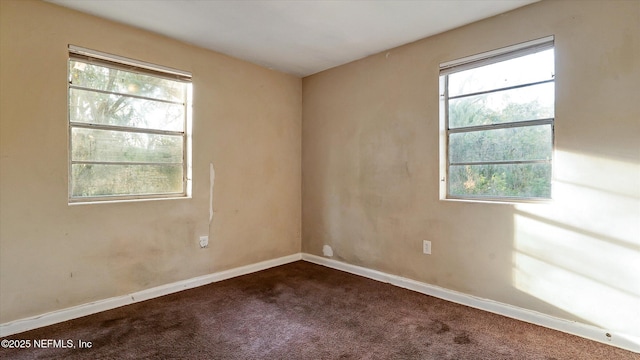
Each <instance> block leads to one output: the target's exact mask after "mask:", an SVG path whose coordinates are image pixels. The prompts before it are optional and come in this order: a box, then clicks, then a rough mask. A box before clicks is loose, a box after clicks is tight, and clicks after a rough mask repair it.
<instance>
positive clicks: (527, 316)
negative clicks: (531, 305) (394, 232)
mask: <svg viewBox="0 0 640 360" xmlns="http://www.w3.org/2000/svg"><path fill="white" fill-rule="evenodd" d="M302 260H305V261H308V262H312V263H314V264H318V265H323V266H326V267H330V268H333V269H337V270H342V271H345V272H348V273H351V274H355V275H360V276H363V277H366V278H369V279H373V280H377V281H381V282H385V283H389V284H392V285H395V286H398V287H401V288H405V289H409V290H413V291H416V292H419V293H422V294H426V295H430V296H433V297H437V298H440V299H443V300H447V301H451V302H454V303H457V304H462V305H466V306H469V307H472V308H476V309H480V310H484V311H488V312H492V313H495V314H498V315H503V316H506V317H509V318H512V319H516V320H521V321H525V322H528V323H531V324H535V325H540V326H543V327H546V328H550V329H554V330H558V331H562V332H565V333H569V334H572V335H576V336H580V337H583V338H587V339H590V340H594V341H598V342H601V343H604V344H607V345H612V346H615V347H619V348H622V349H625V350H629V351H633V352H636V353H640V337H637V336H632V335H628V334H621V333H616V332H613V331H609V330H606V329H601V328H598V327H595V326H593V325H587V324H582V323H578V322H575V321H569V320H565V319H561V318H557V317H554V316H550V315H546V314H543V313H539V312H536V311H533V310H527V309H523V308H520V307H517V306H513V305H509V304H505V303H501V302H497V301H493V300H489V299H483V298H479V297H475V296H472V295H468V294H465V293H461V292H458V291H454V290H449V289H445V288H442V287H439V286H435V285H430V284H427V283H422V282H419V281H415V280H411V279H407V278H404V277H401V276H397V275H391V274H387V273H384V272H381V271H377V270H371V269H368V268H365V267H361V266H356V265H351V264H347V263H344V262H341V261H337V260H333V259H328V258H324V257H320V256H316V255H311V254H306V253H303V254H302ZM607 334H609V335H610V336H607Z"/></svg>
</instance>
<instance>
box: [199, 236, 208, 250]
mask: <svg viewBox="0 0 640 360" xmlns="http://www.w3.org/2000/svg"><path fill="white" fill-rule="evenodd" d="M208 246H209V237H208V236H200V247H201V248H203V249H204V248H206V247H208Z"/></svg>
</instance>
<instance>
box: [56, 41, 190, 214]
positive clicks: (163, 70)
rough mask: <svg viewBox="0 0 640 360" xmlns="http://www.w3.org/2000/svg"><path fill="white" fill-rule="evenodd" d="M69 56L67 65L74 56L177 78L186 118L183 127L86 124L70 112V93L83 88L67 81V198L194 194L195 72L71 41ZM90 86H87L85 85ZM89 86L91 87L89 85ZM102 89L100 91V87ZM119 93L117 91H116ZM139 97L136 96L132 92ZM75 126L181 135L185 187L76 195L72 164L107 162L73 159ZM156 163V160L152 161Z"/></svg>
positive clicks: (153, 197)
mask: <svg viewBox="0 0 640 360" xmlns="http://www.w3.org/2000/svg"><path fill="white" fill-rule="evenodd" d="M68 51H69V58H68V61H67V66H69V63H70V61H71V60H77V61H81V62H85V63H89V64H95V65H99V66H105V67H109V68H115V69H119V70H124V71H128V72H138V73H142V74H144V75H150V76H156V77H161V78H166V79H170V80H177V81H180V82H184V83H186V84H187V86H186V90H187V94H186V99H185V103H184V106H185V112H184V114H185V119H184V128H183V129H184V131H165V130H154V129H144V128H136V127H128V126H118V125H98V124H86V123H78V122H73V121H72V120H71V117H70V112H69V105H70V104H69V99H70V98H69V94H70V90H71V89H72V88H80V89H84V88H83V87H77V86H74V85H72V84H71V82H70V81H67V125H68V142H67V145H68V202H69V205H74V204H87V203H89V204H91V203H109V202H123V201H144V200H163V199H184V198H191V191H192V164H191V159H192V152H191V151H192V150H191V149H192V146H191V142H192V97H193V94H192V76H191V73H189V72H186V71H182V70H177V69H173V68H169V67H165V66H160V65H156V64H152V63H148V62H144V61H139V60H134V59H130V58H126V57H122V56H118V55H113V54H108V53H104V52H100V51H96V50H91V49H86V48H82V47H78V46H74V45H69V47H68ZM69 74H70V69H69V68H68V69H67V77H68V75H69ZM84 90H87V89H84ZM89 90H90V89H89ZM99 92H100V91H99ZM116 95H117V94H116ZM131 97H136V96H131ZM74 128H91V129H101V130H116V131H125V132H138V133H145V134H160V135H163V134H164V135H177V136H181V137H182V146H183V152H182V154H183V157H182V167H183V171H182V174H183V175H182V191H180V192H171V193H152V194H132V195H101V196H82V197H80V196H73V194H72V185H73V174H72V165H73V164H77V163H92V164H103V163H107V162H100V161H74V160H73V159H72V154H73V152H72V149H73V148H72V130H73V129H74ZM133 164H134V165H145V164H142V163H133ZM149 164H155V163H149Z"/></svg>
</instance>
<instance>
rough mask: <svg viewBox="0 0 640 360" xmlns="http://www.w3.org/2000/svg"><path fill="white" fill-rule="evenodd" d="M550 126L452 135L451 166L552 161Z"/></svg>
mask: <svg viewBox="0 0 640 360" xmlns="http://www.w3.org/2000/svg"><path fill="white" fill-rule="evenodd" d="M552 150H553V144H552V134H551V125H539V126H525V127H513V128H505V129H495V130H484V131H470V132H464V133H453V134H450V135H449V161H450V162H451V163H460V162H476V161H514V160H515V161H517V160H551V153H552Z"/></svg>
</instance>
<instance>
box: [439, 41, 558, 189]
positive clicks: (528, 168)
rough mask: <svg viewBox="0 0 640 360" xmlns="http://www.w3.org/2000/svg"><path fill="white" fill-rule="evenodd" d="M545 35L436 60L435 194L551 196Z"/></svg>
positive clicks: (550, 94) (548, 44)
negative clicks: (437, 181) (438, 180)
mask: <svg viewBox="0 0 640 360" xmlns="http://www.w3.org/2000/svg"><path fill="white" fill-rule="evenodd" d="M554 80H555V74H554V49H553V37H548V38H544V39H539V40H534V41H532V42H528V43H525V44H518V45H514V46H511V47H508V48H504V49H500V50H495V51H491V52H488V53H483V54H479V55H475V56H471V57H468V58H464V59H460V60H456V61H452V62H448V63H444V64H441V65H440V94H441V95H440V96H441V102H440V104H441V111H440V114H441V123H440V124H441V126H440V128H441V131H440V141H441V143H440V150H441V151H440V156H441V158H440V165H441V166H440V169H441V176H440V178H441V190H440V194H441V198H446V199H471V200H489V201H513V200H542V199H550V198H551V176H552V175H551V170H552V154H553V132H554V131H553V127H554V117H555V113H554V105H555V92H554Z"/></svg>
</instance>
